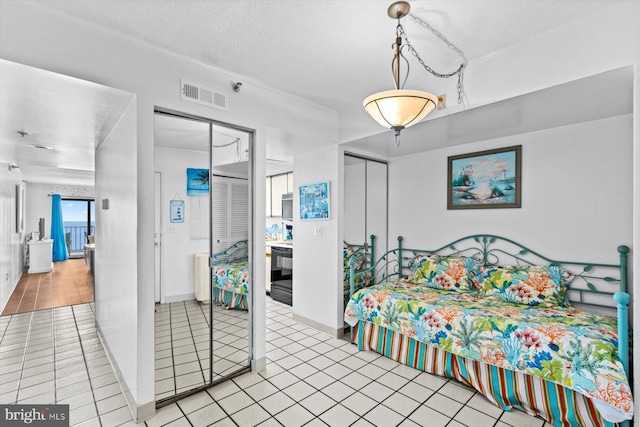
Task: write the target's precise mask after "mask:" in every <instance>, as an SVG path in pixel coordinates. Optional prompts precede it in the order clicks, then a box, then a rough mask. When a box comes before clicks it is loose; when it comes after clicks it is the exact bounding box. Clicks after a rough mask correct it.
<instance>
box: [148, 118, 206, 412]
mask: <svg viewBox="0 0 640 427" xmlns="http://www.w3.org/2000/svg"><path fill="white" fill-rule="evenodd" d="M154 122H155V123H154V125H155V171H156V221H155V240H156V241H155V259H156V262H155V266H156V273H155V282H156V313H155V314H156V316H155V347H156V348H155V350H156V400H162V399H165V398H170V397H173V396H175V395H177V394H179V393H182V392H184V391H188V390H191V389H193V388H197V387H200V386H204V385H205V384H207V383H208V382H209V336H210V331H209V304H208V300H209V296H208V295H207V292H206V290H207V287H206V282H207V281H208V268H207V261H208V259H207V254H208V252H209V236H208V227H207V225H208V220H209V213H208V206H209V194H208V192H204V193H203V194H200V195H198V196H197V197H195V196H194V197H190V196H188V195H187V186H186V178H187V169H188V168H192V169H200V170H205V171H206V170H207V169H208V168H209V161H208V157H209V141H210V136H209V123H207V122H202V121H198V120H190V119H186V118H181V117H174V116H169V115H164V114H156V115H155V121H154ZM196 206H201V207H202V211H203V212H204V213H205V214H206V217H205V218H204V219H201V218H195V216H194V215H193V213H195V212H189V211H190V210H191V209H193V208H195V207H196ZM200 212H201V211H200V210H198V213H200ZM195 219H199V220H201V222H202V223H203V224H202V226H201V227H193V225H194V220H195ZM201 228H204V231H202V230H201ZM202 266H204V270H203V269H202Z"/></svg>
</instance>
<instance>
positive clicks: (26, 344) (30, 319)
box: [16, 312, 33, 405]
mask: <svg viewBox="0 0 640 427" xmlns="http://www.w3.org/2000/svg"><path fill="white" fill-rule="evenodd" d="M32 324H33V312H32V313H31V314H30V316H29V328H28V329H27V336H26V338H25V343H24V351H23V352H22V367H21V368H20V379H19V380H18V388H17V389H16V405H17V404H18V396H19V395H20V385H21V384H22V374H23V373H24V369H25V368H24V365H25V364H26V362H27V347H28V345H29V337H30V336H31V326H32Z"/></svg>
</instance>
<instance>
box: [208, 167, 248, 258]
mask: <svg viewBox="0 0 640 427" xmlns="http://www.w3.org/2000/svg"><path fill="white" fill-rule="evenodd" d="M211 197H212V199H211V208H212V218H211V238H212V245H213V253H216V252H220V251H223V250H225V249H226V248H228V247H229V246H231V245H233V244H234V243H236V242H239V241H240V240H247V239H248V238H249V182H248V181H247V180H246V179H236V178H226V177H220V176H213V177H212V184H211Z"/></svg>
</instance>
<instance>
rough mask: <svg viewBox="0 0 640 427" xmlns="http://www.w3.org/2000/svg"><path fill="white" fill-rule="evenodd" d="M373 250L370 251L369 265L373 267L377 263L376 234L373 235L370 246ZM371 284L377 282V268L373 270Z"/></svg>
mask: <svg viewBox="0 0 640 427" xmlns="http://www.w3.org/2000/svg"><path fill="white" fill-rule="evenodd" d="M370 248H371V250H370V251H369V261H370V262H369V267H368V268H372V267H373V266H374V265H375V263H376V236H375V235H373V234H372V235H371V246H370ZM371 284H372V285H375V284H376V269H375V268H373V272H372V274H371Z"/></svg>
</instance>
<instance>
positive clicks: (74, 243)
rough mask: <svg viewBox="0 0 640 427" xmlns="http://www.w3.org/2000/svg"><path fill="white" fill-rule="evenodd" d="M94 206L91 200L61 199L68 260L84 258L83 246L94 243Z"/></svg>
mask: <svg viewBox="0 0 640 427" xmlns="http://www.w3.org/2000/svg"><path fill="white" fill-rule="evenodd" d="M95 204H96V203H95V201H94V200H93V199H75V198H73V199H71V198H64V197H63V198H62V220H63V226H64V235H65V241H66V244H67V252H68V253H69V258H82V257H84V245H86V244H88V243H93V241H94V235H95V225H96V214H95Z"/></svg>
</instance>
